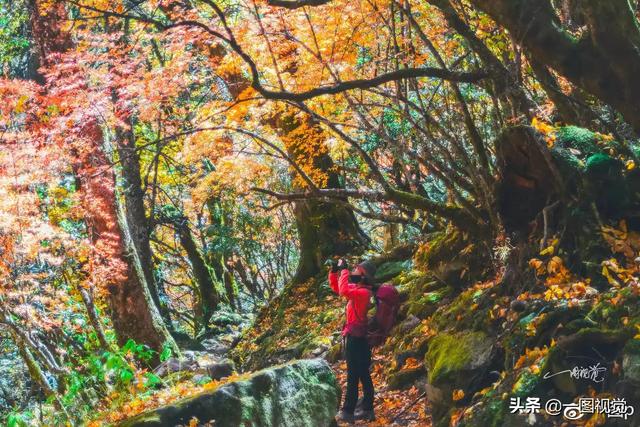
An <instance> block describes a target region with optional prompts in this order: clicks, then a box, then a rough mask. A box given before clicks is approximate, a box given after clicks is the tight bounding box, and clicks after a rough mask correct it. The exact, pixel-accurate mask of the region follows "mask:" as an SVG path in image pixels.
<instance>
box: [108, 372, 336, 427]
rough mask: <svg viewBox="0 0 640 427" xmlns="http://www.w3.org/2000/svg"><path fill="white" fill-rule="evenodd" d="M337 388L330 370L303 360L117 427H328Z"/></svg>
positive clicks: (332, 414)
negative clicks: (202, 426)
mask: <svg viewBox="0 0 640 427" xmlns="http://www.w3.org/2000/svg"><path fill="white" fill-rule="evenodd" d="M338 397H339V395H338V388H337V383H336V378H335V376H334V374H333V371H332V370H331V367H330V366H329V365H328V364H327V362H325V361H324V360H321V359H305V360H298V361H294V362H291V363H288V364H285V365H280V366H276V367H273V368H269V369H265V370H262V371H259V372H256V373H254V374H253V375H251V376H249V377H247V378H246V379H242V380H237V381H233V382H229V383H226V384H224V385H222V386H220V387H218V388H217V389H214V390H211V391H206V392H204V393H202V394H200V395H197V396H194V397H191V398H189V399H185V400H182V401H179V402H176V403H174V404H171V405H167V406H164V407H160V408H158V409H155V410H153V411H149V412H146V413H143V414H141V415H139V416H137V417H134V418H131V419H129V420H127V421H125V422H123V423H121V424H120V426H121V427H143V426H144V427H147V426H149V427H151V426H174V425H187V424H189V422H190V421H191V420H192V419H194V418H196V419H197V422H199V423H206V422H210V421H213V422H214V423H215V425H217V426H218V425H219V426H225V427H233V426H265V427H268V426H277V427H287V426H292V427H293V426H295V427H305V426H309V427H323V426H329V425H332V423H334V416H335V413H336V408H337V406H338Z"/></svg>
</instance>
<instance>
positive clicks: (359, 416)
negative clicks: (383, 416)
mask: <svg viewBox="0 0 640 427" xmlns="http://www.w3.org/2000/svg"><path fill="white" fill-rule="evenodd" d="M354 418H355V419H356V420H363V421H375V420H376V415H375V414H374V412H373V409H371V410H369V411H367V410H365V409H361V410H359V411H356V412H355V415H354Z"/></svg>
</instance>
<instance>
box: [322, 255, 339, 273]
mask: <svg viewBox="0 0 640 427" xmlns="http://www.w3.org/2000/svg"><path fill="white" fill-rule="evenodd" d="M324 265H325V266H326V267H329V268H330V269H331V272H332V273H337V272H338V263H337V261H336V260H334V259H331V258H329V259H327V260H326V261H325V262H324Z"/></svg>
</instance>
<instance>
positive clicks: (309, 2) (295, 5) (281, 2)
mask: <svg viewBox="0 0 640 427" xmlns="http://www.w3.org/2000/svg"><path fill="white" fill-rule="evenodd" d="M330 1H331V0H267V4H269V5H270V6H276V7H284V8H285V9H290V10H293V9H299V8H301V7H305V6H322V5H323V4H327V3H329V2H330Z"/></svg>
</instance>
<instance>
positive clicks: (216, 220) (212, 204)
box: [207, 198, 237, 310]
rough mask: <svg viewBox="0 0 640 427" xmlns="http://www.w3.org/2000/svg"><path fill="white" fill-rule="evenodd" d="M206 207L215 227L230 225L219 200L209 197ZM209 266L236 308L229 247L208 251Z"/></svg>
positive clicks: (234, 308) (230, 304)
mask: <svg viewBox="0 0 640 427" xmlns="http://www.w3.org/2000/svg"><path fill="white" fill-rule="evenodd" d="M207 208H208V210H209V220H210V222H211V225H213V226H215V227H220V226H224V225H226V226H231V218H229V217H228V215H225V213H224V211H223V208H222V206H221V205H220V200H219V199H217V198H211V199H209V200H208V201H207ZM207 258H208V261H209V266H211V269H212V270H213V274H214V280H216V281H218V282H220V283H222V285H223V286H224V290H225V297H226V299H227V302H228V303H229V306H230V307H231V308H232V309H233V310H236V308H237V305H236V290H235V286H234V283H235V279H234V277H233V273H232V272H231V271H230V269H229V267H227V261H228V260H229V258H231V251H230V250H229V249H223V250H221V251H209V254H208V256H207Z"/></svg>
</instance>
